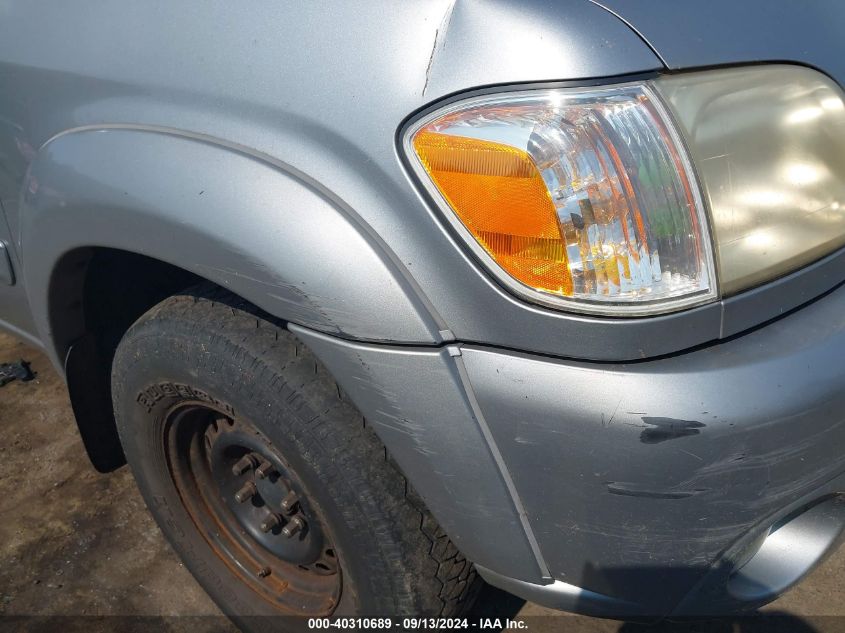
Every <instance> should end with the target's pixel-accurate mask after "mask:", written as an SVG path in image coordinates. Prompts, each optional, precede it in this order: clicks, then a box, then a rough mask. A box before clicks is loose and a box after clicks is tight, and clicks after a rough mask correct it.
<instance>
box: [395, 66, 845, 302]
mask: <svg viewBox="0 0 845 633" xmlns="http://www.w3.org/2000/svg"><path fill="white" fill-rule="evenodd" d="M664 103H665V104H668V105H664ZM667 107H668V108H671V110H672V113H671V114H670V113H669V111H667ZM673 115H674V116H673ZM675 120H677V121H678V122H679V128H678V129H676V127H675V124H674V123H673V121H675ZM682 139H683V140H682ZM403 142H404V150H405V152H406V153H407V155H408V157H409V158H410V161H411V164H412V166H413V168H414V170H415V172H416V174H417V175H418V177H419V178H420V180H421V181H422V182H423V184H424V185H425V187H426V188H427V189H428V191H429V192H430V193H431V195H432V196H433V198H434V199H435V201H436V202H437V203H438V205H439V206H440V207H441V208H442V209H443V211H444V213H445V215H446V217H447V218H448V219H449V221H450V222H451V223H452V224H453V225H454V226H455V228H456V230H457V231H458V233H459V234H460V235H461V236H462V237H463V238H464V240H465V241H466V242H467V243H468V244H469V245H470V247H471V248H472V249H473V250H474V251H475V253H476V254H477V256H478V257H479V259H481V260H482V262H484V264H485V265H486V266H487V267H488V269H489V270H490V271H491V272H492V273H493V274H494V275H495V276H496V277H497V278H498V279H499V280H500V282H502V283H503V285H505V286H506V287H508V288H509V289H510V290H511V291H513V292H514V293H516V294H518V295H521V296H523V297H524V298H526V299H529V300H532V301H535V302H538V303H542V304H545V305H549V306H552V307H558V308H561V309H568V310H572V311H577V312H585V313H593V314H606V315H619V316H624V315H632V316H633V315H648V314H656V313H663V312H671V311H676V310H680V309H683V308H687V307H690V306H694V305H698V304H701V303H705V302H708V301H712V300H714V299H716V298H717V297H718V296H719V294H720V293H721V294H732V293H736V292H738V291H740V290H743V289H745V288H748V287H751V286H753V285H757V284H759V283H763V282H765V281H768V280H771V279H773V278H775V277H777V276H779V275H782V274H785V273H787V272H791V271H792V270H794V269H795V268H796V267H798V266H800V265H802V264H806V263H809V262H811V261H813V260H815V259H818V258H819V257H821V256H823V255H825V254H827V253H830V252H831V251H833V250H834V249H836V248H837V247H839V246H842V245H843V244H845V106H843V101H842V99H841V94H840V91H839V89H838V88H837V87H836V86H835V85H834V84H833V83H832V82H831V81H830V80H828V79H827V78H826V77H824V76H823V75H821V74H820V73H818V72H816V71H812V70H809V69H806V68H799V67H790V66H771V67H754V68H749V69H741V70H737V69H730V70H716V71H706V72H698V73H690V74H681V75H677V76H668V77H662V78H659V79H656V80H652V81H646V82H641V83H636V84H625V85H618V86H613V87H607V88H585V89H569V88H566V89H564V88H562V89H538V90H526V91H520V92H506V93H501V94H497V95H493V96H482V97H476V98H472V99H467V100H464V101H459V102H457V103H453V104H450V105H448V106H446V107H444V108H442V109H440V110H437V111H435V112H434V113H432V114H429V115H428V116H425V117H423V118H422V119H421V120H419V121H417V122H416V123H415V124H413V125H412V126H410V128H409V129H408V130H407V131H406V133H405V136H404V139H403ZM687 146H689V147H690V152H689V154H688V152H687ZM690 155H691V158H690ZM693 162H694V163H695V166H696V170H694V169H693V167H692V164H693ZM696 171H697V173H698V174H699V176H700V177H701V179H702V182H701V186H699V181H698V180H697V178H696ZM702 191H703V192H704V195H702ZM704 201H707V203H708V204H709V207H710V211H711V213H710V214H709V215H708V213H707V211H706V208H705V202H704ZM711 227H712V229H711ZM711 230H712V235H713V241H712V242H711ZM714 244H715V252H714ZM717 268H718V270H719V277H718V279H717V275H716V270H717Z"/></svg>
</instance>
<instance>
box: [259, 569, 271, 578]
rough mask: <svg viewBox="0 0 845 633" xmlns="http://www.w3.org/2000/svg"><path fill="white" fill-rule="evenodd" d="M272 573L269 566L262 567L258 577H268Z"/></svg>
mask: <svg viewBox="0 0 845 633" xmlns="http://www.w3.org/2000/svg"><path fill="white" fill-rule="evenodd" d="M269 575H270V568H269V567H262V568H261V569H259V570H258V577H259V578H267V576H269Z"/></svg>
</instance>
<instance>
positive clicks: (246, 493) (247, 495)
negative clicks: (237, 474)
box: [235, 481, 258, 503]
mask: <svg viewBox="0 0 845 633" xmlns="http://www.w3.org/2000/svg"><path fill="white" fill-rule="evenodd" d="M256 492H258V489H257V488H256V487H255V484H254V483H252V482H251V481H248V482H246V483H245V484H244V486H243V488H241V489H240V490H238V491H237V492H236V493H235V499H237V501H238V503H243V502H244V501H246V500H247V499H252V497H253V495H254V494H255V493H256Z"/></svg>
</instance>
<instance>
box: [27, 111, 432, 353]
mask: <svg viewBox="0 0 845 633" xmlns="http://www.w3.org/2000/svg"><path fill="white" fill-rule="evenodd" d="M20 218H21V222H20V244H19V246H20V252H21V260H22V271H23V277H24V280H25V283H26V286H27V288H28V289H29V299H30V304H31V307H32V311H33V313H34V315H35V321H36V328H37V330H38V333H39V335H40V337H41V339H42V341H44V342H45V347H47V349H48V352H49V353H50V355H51V357H52V360H53V361H54V362H55V363H56V364H57V365H59V366H60V365H61V364H62V361H63V360H64V358H63V355H64V354H65V353H66V351H67V344H69V343H70V341H58V340H55V336H54V334H55V333H54V325H55V324H56V322H57V321H60V320H61V319H63V318H64V316H63V314H62V306H61V305H57V304H56V302H57V301H58V299H56V298H55V297H54V295H55V294H56V292H51V289H54V290H55V289H56V286H57V284H54V283H53V282H54V281H55V280H54V279H53V274H54V270H55V269H56V266H57V264H58V263H59V261H60V260H61V258H62V257H63V256H64V255H65V254H67V253H69V252H72V251H74V250H76V249H80V248H90V247H107V248H113V249H119V250H124V251H129V252H133V253H138V254H141V255H145V256H148V257H151V258H154V259H158V260H161V261H163V262H166V263H169V264H172V265H175V266H178V267H180V268H183V269H185V270H188V271H190V272H192V273H194V274H196V275H198V276H200V277H202V278H205V279H208V280H210V281H213V282H215V283H217V284H219V285H220V286H223V287H226V288H228V289H230V290H231V291H232V292H234V293H236V294H238V295H240V296H241V297H243V298H244V299H247V300H248V301H250V302H252V303H253V304H255V305H256V306H258V307H259V308H261V309H263V310H265V311H267V312H268V313H270V314H272V315H274V316H276V317H278V318H281V319H284V320H286V321H289V322H291V323H296V324H299V325H303V326H305V327H309V328H313V329H315V330H319V331H322V332H326V333H330V334H335V335H338V336H341V337H346V338H352V339H358V340H366V341H391V342H403V343H417V344H437V343H439V342H441V341H442V338H441V336H440V335H439V333H438V332H439V330H440V328H438V326H437V324H436V322H435V317H433V316H432V315H431V313H430V312H429V311H428V310H427V309H426V301H425V298H424V297H422V296H421V295H420V293H419V292H418V291H417V289H416V288H415V284H414V283H413V281H412V279H411V278H410V275H409V274H408V273H407V271H406V270H404V268H403V267H402V266H401V264H400V263H399V262H398V261H397V259H396V257H395V256H393V255H392V253H391V252H390V251H389V249H388V248H387V247H386V245H384V244H383V243H382V242H381V241H380V239H379V238H378V236H377V235H375V234H374V233H373V232H372V231H370V230H369V229H368V227H367V226H366V225H365V224H364V223H363V222H362V221H361V220H360V218H358V216H357V214H355V213H354V211H352V210H351V209H349V208H346V207H345V206H344V205H343V203H342V201H339V200H336V199H331V198H330V197H329V196H327V195H326V194H325V192H324V191H323V190H321V189H320V188H319V187H318V186H316V184H315V183H311V182H308V180H307V178H305V177H304V176H303V175H301V174H298V173H296V172H295V171H294V170H293V169H289V168H287V167H286V166H285V165H284V164H283V163H280V162H278V161H273V160H272V159H270V158H269V157H266V156H263V155H255V154H254V153H251V152H250V151H249V150H248V149H247V148H242V147H238V146H234V145H231V144H227V143H225V142H223V141H218V140H216V139H209V138H206V137H200V136H197V135H190V134H187V133H183V132H179V131H175V130H168V129H162V128H141V127H138V126H126V127H120V126H107V127H96V128H80V129H77V130H71V131H68V132H65V133H62V134H60V135H57V136H55V137H53V138H52V139H51V140H50V141H48V142H47V143H45V145H44V146H43V147H42V148H41V149H40V150H39V153H38V155H37V156H36V158H35V160H34V161H33V162H32V164H31V165H30V168H29V171H28V174H27V178H26V181H25V188H24V192H23V195H22V201H21V212H20ZM58 294H61V295H64V294H67V293H65V292H59V293H58ZM61 301H62V302H63V303H69V304H72V303H73V301H67V297H64V296H63V297H62V298H61Z"/></svg>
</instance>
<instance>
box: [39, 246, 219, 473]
mask: <svg viewBox="0 0 845 633" xmlns="http://www.w3.org/2000/svg"><path fill="white" fill-rule="evenodd" d="M201 281H203V279H201V278H200V277H198V276H196V275H194V274H193V273H190V272H188V271H186V270H183V269H181V268H178V267H177V266H173V265H171V264H167V263H165V262H162V261H160V260H156V259H153V258H150V257H146V256H144V255H138V254H136V253H131V252H127V251H120V250H114V249H109V248H84V249H77V250H75V251H72V252H70V253H68V254H67V255H65V256H64V257H63V258H62V260H61V261H60V262H59V264H58V265H57V266H56V269H55V271H54V273H53V276H52V278H51V283H50V327H51V330H52V332H53V337H54V341H55V345H56V350H57V353H58V354H59V356H60V357H64V358H65V359H66V360H65V372H66V375H67V383H68V390H69V392H70V401H71V406H72V407H73V412H74V415H75V416H76V421H77V425H78V426H79V432H80V435H81V436H82V440H83V442H84V444H85V449H86V450H87V452H88V456H89V457H90V459H91V462H92V463H93V464H94V467H95V468H96V469H97V470H99V471H100V472H110V471H112V470H114V469H116V468H119V467H120V466H122V465H123V464H124V463H125V458H124V456H123V449H122V448H121V445H120V439H119V438H118V435H117V429H116V426H115V421H114V413H113V410H112V397H111V364H112V359H113V357H114V352H115V349H116V348H117V345H118V343H119V342H120V340H121V338H122V337H123V335H124V334H125V332H126V331H127V330H128V329H129V327H130V326H131V325H132V324H133V323H134V322H135V321H136V320H137V319H138V318H139V317H140V316H141V315H143V314H144V313H145V312H146V311H147V310H149V309H150V308H152V307H153V306H154V305H156V304H157V303H159V302H160V301H162V300H163V299H165V298H167V297H169V296H171V295H173V294H176V293H178V292H179V291H181V290H183V289H185V288H187V287H189V286H192V285H195V284H197V283H199V282H201Z"/></svg>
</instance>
